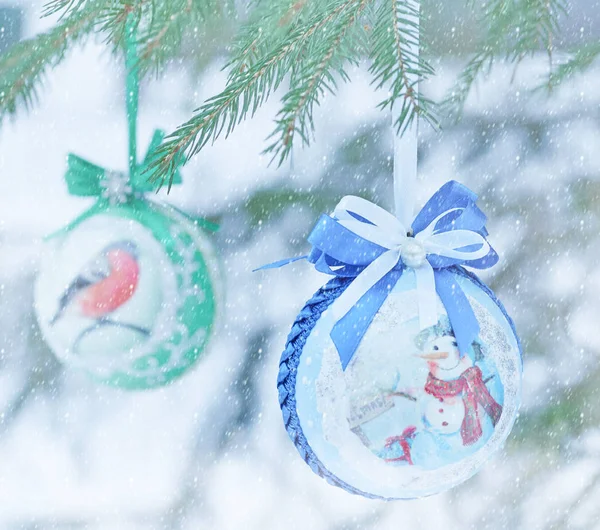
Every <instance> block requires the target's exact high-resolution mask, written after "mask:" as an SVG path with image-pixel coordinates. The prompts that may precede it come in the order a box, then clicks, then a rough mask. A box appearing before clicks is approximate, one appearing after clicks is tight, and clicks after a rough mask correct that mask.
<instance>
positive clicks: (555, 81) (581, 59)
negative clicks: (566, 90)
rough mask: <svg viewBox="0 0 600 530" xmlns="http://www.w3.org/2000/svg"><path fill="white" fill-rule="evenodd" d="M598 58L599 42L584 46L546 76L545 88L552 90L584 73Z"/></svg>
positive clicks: (599, 51)
mask: <svg viewBox="0 0 600 530" xmlns="http://www.w3.org/2000/svg"><path fill="white" fill-rule="evenodd" d="M599 57H600V41H597V42H590V43H587V44H585V45H584V46H583V47H582V48H580V49H579V50H575V51H573V52H571V54H570V57H569V59H568V60H566V61H565V62H563V63H561V64H560V65H558V66H557V67H556V69H555V70H553V71H551V72H550V74H549V75H548V78H547V81H546V83H545V86H546V88H548V89H550V90H551V89H553V88H555V87H557V86H559V85H561V84H562V83H564V82H565V81H566V80H568V79H570V78H571V77H573V76H574V75H577V74H581V73H583V72H585V71H586V70H587V69H588V68H589V67H590V66H591V65H592V64H593V63H594V62H595V61H596V60H597V59H598V58H599Z"/></svg>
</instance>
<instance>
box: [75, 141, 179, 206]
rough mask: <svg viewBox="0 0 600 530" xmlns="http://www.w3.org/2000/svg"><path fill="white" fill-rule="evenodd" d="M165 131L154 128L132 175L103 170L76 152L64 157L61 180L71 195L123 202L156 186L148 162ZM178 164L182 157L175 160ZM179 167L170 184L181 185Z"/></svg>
mask: <svg viewBox="0 0 600 530" xmlns="http://www.w3.org/2000/svg"><path fill="white" fill-rule="evenodd" d="M164 136H165V134H164V132H163V131H159V130H156V131H154V135H153V136H152V141H151V142H150V146H149V148H148V152H147V154H146V157H145V158H144V161H143V162H142V163H141V164H138V165H136V166H135V170H134V171H133V173H132V174H130V175H129V176H127V174H125V173H123V172H118V171H110V170H107V169H104V168H102V167H100V166H97V165H96V164H93V163H92V162H89V161H87V160H85V159H83V158H81V157H79V156H77V155H74V154H69V155H68V156H67V173H66V174H65V180H66V181H67V187H68V189H69V193H70V194H71V195H77V196H80V197H104V198H106V199H108V200H109V201H111V202H118V203H122V202H126V201H127V199H128V198H129V197H131V196H133V195H135V194H139V193H145V192H148V191H152V190H153V189H155V188H156V185H155V184H153V183H152V182H151V179H152V177H153V175H154V173H155V172H156V169H155V168H154V167H152V164H153V163H154V162H155V161H156V156H155V154H154V153H156V149H157V148H158V146H159V145H160V144H161V143H162V141H163V138H164ZM178 162H179V163H178V164H177V165H178V167H179V166H180V165H181V162H182V160H179V161H178ZM181 182H182V180H181V173H180V172H179V169H178V170H177V171H176V173H175V178H174V180H173V184H181Z"/></svg>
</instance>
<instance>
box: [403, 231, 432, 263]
mask: <svg viewBox="0 0 600 530" xmlns="http://www.w3.org/2000/svg"><path fill="white" fill-rule="evenodd" d="M400 257H401V258H402V261H403V262H404V264H405V265H406V266H407V267H410V268H412V269H416V268H418V267H420V266H421V265H423V263H425V259H426V257H427V256H426V253H425V249H424V248H423V245H422V244H421V243H420V242H419V241H417V240H416V239H414V238H412V237H411V238H408V239H407V240H406V241H405V242H404V243H403V244H402V248H401V249H400Z"/></svg>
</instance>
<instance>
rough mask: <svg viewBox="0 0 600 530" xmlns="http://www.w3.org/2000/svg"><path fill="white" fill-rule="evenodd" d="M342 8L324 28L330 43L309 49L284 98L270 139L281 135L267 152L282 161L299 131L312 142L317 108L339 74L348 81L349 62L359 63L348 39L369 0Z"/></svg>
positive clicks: (331, 90)
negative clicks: (346, 63)
mask: <svg viewBox="0 0 600 530" xmlns="http://www.w3.org/2000/svg"><path fill="white" fill-rule="evenodd" d="M348 6H349V7H348V8H347V9H346V10H344V11H342V12H341V13H342V15H343V16H341V18H340V19H338V20H335V19H333V20H332V24H331V27H324V28H323V32H324V34H325V38H326V40H327V41H328V44H327V46H323V45H322V43H319V44H320V46H319V49H317V50H314V51H313V50H308V51H307V53H306V56H307V57H308V60H306V61H305V62H303V63H302V64H301V65H300V67H299V68H297V69H296V70H295V72H294V74H293V77H292V80H291V83H290V85H291V86H292V87H293V88H292V89H290V90H289V91H288V92H287V93H286V94H285V95H284V97H283V99H282V103H283V107H282V109H281V110H280V111H279V113H278V116H277V120H276V128H275V130H274V131H273V133H272V134H271V136H270V138H273V137H275V138H277V139H276V141H275V142H273V143H272V144H271V145H269V146H268V147H267V148H266V149H265V150H264V153H269V154H272V155H273V158H272V160H275V159H276V158H277V159H278V161H279V164H281V163H282V162H283V161H284V160H285V159H286V158H287V157H288V155H289V154H290V151H291V149H292V143H293V140H294V137H295V134H296V133H298V134H299V136H300V137H301V139H302V143H303V145H308V144H309V143H310V137H311V135H312V133H313V132H314V124H313V120H312V115H313V108H314V106H315V104H316V105H318V104H319V98H321V97H322V96H323V95H324V94H325V92H327V91H328V92H331V93H334V91H335V89H336V88H337V83H336V78H335V74H337V75H338V76H339V77H340V78H341V79H342V80H343V81H347V80H348V76H347V74H346V72H345V70H344V63H345V62H356V61H355V60H354V59H353V56H352V55H353V54H351V50H349V49H345V46H344V42H345V37H346V34H347V33H348V31H350V30H351V29H352V28H353V26H354V24H355V22H356V20H357V18H358V17H359V16H360V15H361V13H362V12H363V11H364V9H365V8H366V6H367V0H356V1H355V2H354V3H353V4H348Z"/></svg>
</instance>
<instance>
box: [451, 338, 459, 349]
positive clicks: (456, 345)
mask: <svg viewBox="0 0 600 530" xmlns="http://www.w3.org/2000/svg"><path fill="white" fill-rule="evenodd" d="M452 346H455V347H457V348H458V342H456V341H455V340H453V341H452Z"/></svg>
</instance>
